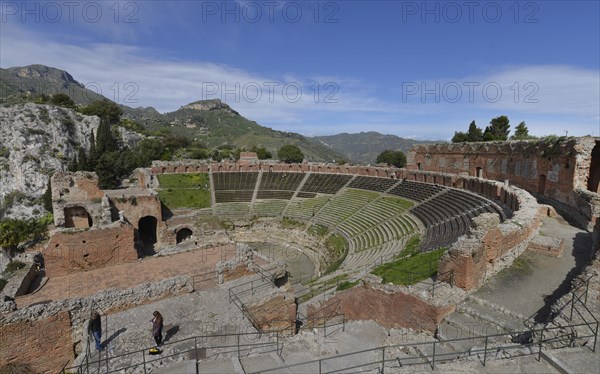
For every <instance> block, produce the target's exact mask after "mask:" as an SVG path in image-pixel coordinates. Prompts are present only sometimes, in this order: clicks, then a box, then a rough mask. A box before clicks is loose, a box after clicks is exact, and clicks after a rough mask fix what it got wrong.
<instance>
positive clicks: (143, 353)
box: [142, 349, 147, 374]
mask: <svg viewBox="0 0 600 374" xmlns="http://www.w3.org/2000/svg"><path fill="white" fill-rule="evenodd" d="M142 359H143V362H144V374H146V373H147V372H146V350H145V349H144V350H142Z"/></svg>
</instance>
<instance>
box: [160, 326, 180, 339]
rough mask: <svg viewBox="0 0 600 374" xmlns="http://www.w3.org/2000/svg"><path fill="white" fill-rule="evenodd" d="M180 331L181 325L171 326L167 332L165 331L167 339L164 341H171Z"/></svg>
mask: <svg viewBox="0 0 600 374" xmlns="http://www.w3.org/2000/svg"><path fill="white" fill-rule="evenodd" d="M178 331H179V326H178V325H175V326H171V327H170V328H169V329H168V330H167V331H166V332H165V339H164V341H165V342H166V341H169V340H170V339H171V338H172V337H173V335H175V334H177V332H178Z"/></svg>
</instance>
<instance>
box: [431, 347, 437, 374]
mask: <svg viewBox="0 0 600 374" xmlns="http://www.w3.org/2000/svg"><path fill="white" fill-rule="evenodd" d="M435 343H436V341H435V340H434V341H433V354H432V356H431V370H435Z"/></svg>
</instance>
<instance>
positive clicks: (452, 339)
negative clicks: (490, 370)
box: [404, 296, 535, 365]
mask: <svg viewBox="0 0 600 374" xmlns="http://www.w3.org/2000/svg"><path fill="white" fill-rule="evenodd" d="M524 320H525V318H524V317H523V316H519V315H518V314H516V313H513V312H511V311H508V310H506V309H504V308H503V307H499V306H497V305H494V304H493V303H490V302H489V301H487V300H484V299H479V298H477V297H475V296H470V297H469V298H467V299H466V300H465V301H464V302H463V303H462V304H460V305H459V306H458V307H457V310H456V311H455V312H454V313H452V314H450V315H448V316H447V317H446V318H445V319H444V320H443V321H442V322H441V323H440V325H439V327H438V331H437V334H436V338H437V339H438V342H437V343H436V344H435V348H434V344H432V343H429V344H421V345H415V348H416V350H417V352H418V353H419V355H420V356H421V357H422V358H423V360H427V361H429V362H430V363H431V362H432V360H433V355H434V349H435V361H436V362H441V361H449V360H455V359H459V358H460V359H464V358H466V359H479V360H483V352H484V350H485V349H486V348H487V349H488V350H489V349H493V348H494V347H498V349H497V350H496V351H495V352H494V351H492V352H490V351H488V353H487V358H489V359H491V358H499V357H502V358H505V357H511V356H521V355H523V354H530V353H532V352H533V351H535V347H533V348H530V347H527V346H525V345H521V344H519V343H518V342H517V343H515V342H513V338H514V336H515V335H516V334H515V331H523V330H525V329H526V328H525V326H524V325H523V322H522V321H524ZM486 336H487V339H486ZM507 346H510V348H507ZM500 347H503V348H500ZM413 360H414V359H413ZM404 364H405V365H406V364H407V363H404Z"/></svg>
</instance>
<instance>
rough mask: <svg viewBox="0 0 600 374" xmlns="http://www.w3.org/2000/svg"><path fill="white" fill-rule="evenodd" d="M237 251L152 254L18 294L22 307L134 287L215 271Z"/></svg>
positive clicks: (57, 279)
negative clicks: (154, 255)
mask: <svg viewBox="0 0 600 374" xmlns="http://www.w3.org/2000/svg"><path fill="white" fill-rule="evenodd" d="M234 255H235V248H234V247H233V246H223V247H220V248H218V249H196V250H193V251H190V252H184V253H178V254H173V255H168V256H160V257H152V258H145V259H142V260H138V261H136V262H131V263H125V264H119V265H114V266H109V267H105V268H102V269H96V270H91V271H86V272H80V273H75V274H69V275H64V276H59V277H50V278H48V281H47V282H46V284H45V285H44V286H43V287H42V288H40V289H39V290H38V291H37V292H35V293H32V294H28V295H24V296H19V297H17V299H16V301H17V305H18V307H19V308H23V307H25V306H28V305H32V304H36V303H44V302H48V301H56V300H64V299H69V298H76V297H86V296H91V295H93V294H95V293H97V292H99V291H102V290H106V289H110V288H116V289H128V288H133V287H135V286H137V285H139V284H141V283H146V282H158V281H161V280H163V279H167V278H172V277H176V276H179V275H196V274H202V273H207V272H211V271H212V272H214V269H215V264H216V263H217V262H218V261H219V260H221V259H222V258H224V259H229V258H232V257H233V256H234Z"/></svg>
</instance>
